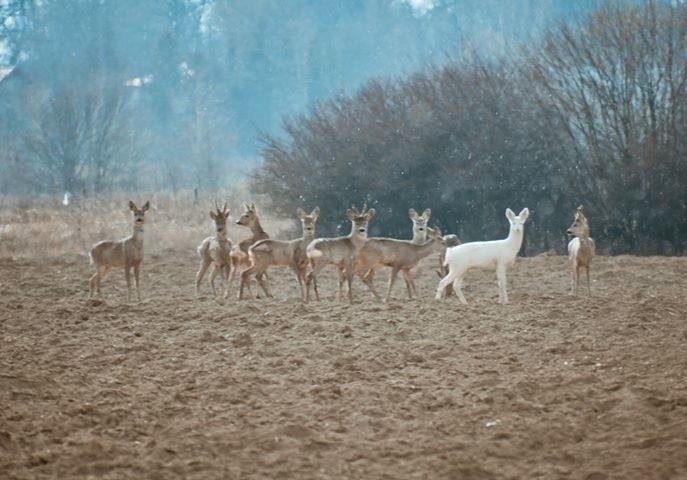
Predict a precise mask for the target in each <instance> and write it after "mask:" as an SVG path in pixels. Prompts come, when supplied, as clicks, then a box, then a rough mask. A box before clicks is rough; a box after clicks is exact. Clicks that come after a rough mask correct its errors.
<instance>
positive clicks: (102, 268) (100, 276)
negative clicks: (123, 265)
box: [96, 265, 109, 296]
mask: <svg viewBox="0 0 687 480" xmlns="http://www.w3.org/2000/svg"><path fill="white" fill-rule="evenodd" d="M108 270H109V269H108V268H107V267H106V266H105V265H102V266H100V267H98V272H97V273H98V278H96V288H97V290H98V296H100V295H101V294H100V282H102V281H103V279H104V278H105V275H107V272H108Z"/></svg>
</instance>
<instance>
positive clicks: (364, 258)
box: [353, 228, 444, 302]
mask: <svg viewBox="0 0 687 480" xmlns="http://www.w3.org/2000/svg"><path fill="white" fill-rule="evenodd" d="M427 233H429V236H430V239H429V240H428V241H426V242H424V243H420V244H418V243H413V241H412V240H397V239H394V238H370V239H368V240H367V241H366V242H365V246H364V247H363V248H362V249H361V250H360V252H359V253H358V256H357V257H356V260H355V264H354V267H353V269H354V272H355V273H356V274H357V275H358V276H360V278H361V279H362V280H363V282H364V283H365V284H366V285H367V286H368V288H369V289H370V291H371V292H372V293H373V294H374V296H375V297H376V298H377V300H380V299H381V297H380V296H379V294H378V293H377V290H376V289H375V286H374V281H373V280H374V274H375V272H376V271H377V270H379V269H380V268H382V267H391V273H390V274H389V283H388V286H387V290H386V297H385V298H384V301H385V302H388V301H389V298H390V297H391V289H392V288H393V286H394V282H395V281H396V277H397V275H398V272H399V271H402V272H403V277H404V278H405V281H406V288H407V290H408V298H413V296H414V295H415V296H416V295H417V290H416V288H415V281H414V280H413V275H412V273H411V271H410V270H411V269H412V268H413V267H415V265H417V264H418V262H419V261H420V260H422V259H423V258H425V257H426V256H428V255H429V254H431V253H432V252H438V251H442V250H444V245H443V238H442V236H441V230H439V229H438V228H428V229H427Z"/></svg>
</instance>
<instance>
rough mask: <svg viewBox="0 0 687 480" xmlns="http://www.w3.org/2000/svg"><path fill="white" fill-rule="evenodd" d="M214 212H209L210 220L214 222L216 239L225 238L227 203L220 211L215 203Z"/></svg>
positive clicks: (227, 216) (227, 215)
mask: <svg viewBox="0 0 687 480" xmlns="http://www.w3.org/2000/svg"><path fill="white" fill-rule="evenodd" d="M215 210H216V211H212V210H210V218H212V220H214V222H215V232H216V233H217V236H218V237H221V238H226V236H227V219H228V218H229V212H230V210H229V209H228V208H227V202H224V205H222V209H221V210H220V208H219V205H218V204H217V202H216V201H215Z"/></svg>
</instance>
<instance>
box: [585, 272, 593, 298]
mask: <svg viewBox="0 0 687 480" xmlns="http://www.w3.org/2000/svg"><path fill="white" fill-rule="evenodd" d="M585 270H586V271H587V294H588V295H589V296H590V297H591V296H592V282H591V281H590V279H589V277H590V276H589V265H587V267H586V268H585Z"/></svg>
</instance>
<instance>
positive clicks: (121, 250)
mask: <svg viewBox="0 0 687 480" xmlns="http://www.w3.org/2000/svg"><path fill="white" fill-rule="evenodd" d="M149 208H150V202H148V201H146V203H145V204H144V205H143V207H142V208H138V207H137V206H136V204H135V203H134V202H132V201H131V200H129V209H130V210H131V212H132V213H133V215H134V232H133V233H132V234H131V235H130V236H128V237H126V238H123V239H121V240H103V241H102V242H98V243H96V244H95V245H94V246H93V248H92V249H91V251H90V252H89V256H90V258H91V263H93V264H95V268H96V270H95V274H94V275H93V276H92V277H91V279H90V281H89V296H90V297H93V294H94V293H95V292H97V293H98V295H100V282H101V281H102V279H103V278H105V275H106V274H107V272H108V271H109V270H110V269H111V268H114V267H124V274H125V276H126V288H127V301H129V302H130V301H131V268H132V267H133V269H134V283H135V285H136V295H137V297H138V301H139V302H140V301H141V291H140V289H139V288H138V281H139V275H140V271H141V265H142V264H143V223H144V217H145V213H146V212H147V211H148V209H149Z"/></svg>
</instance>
